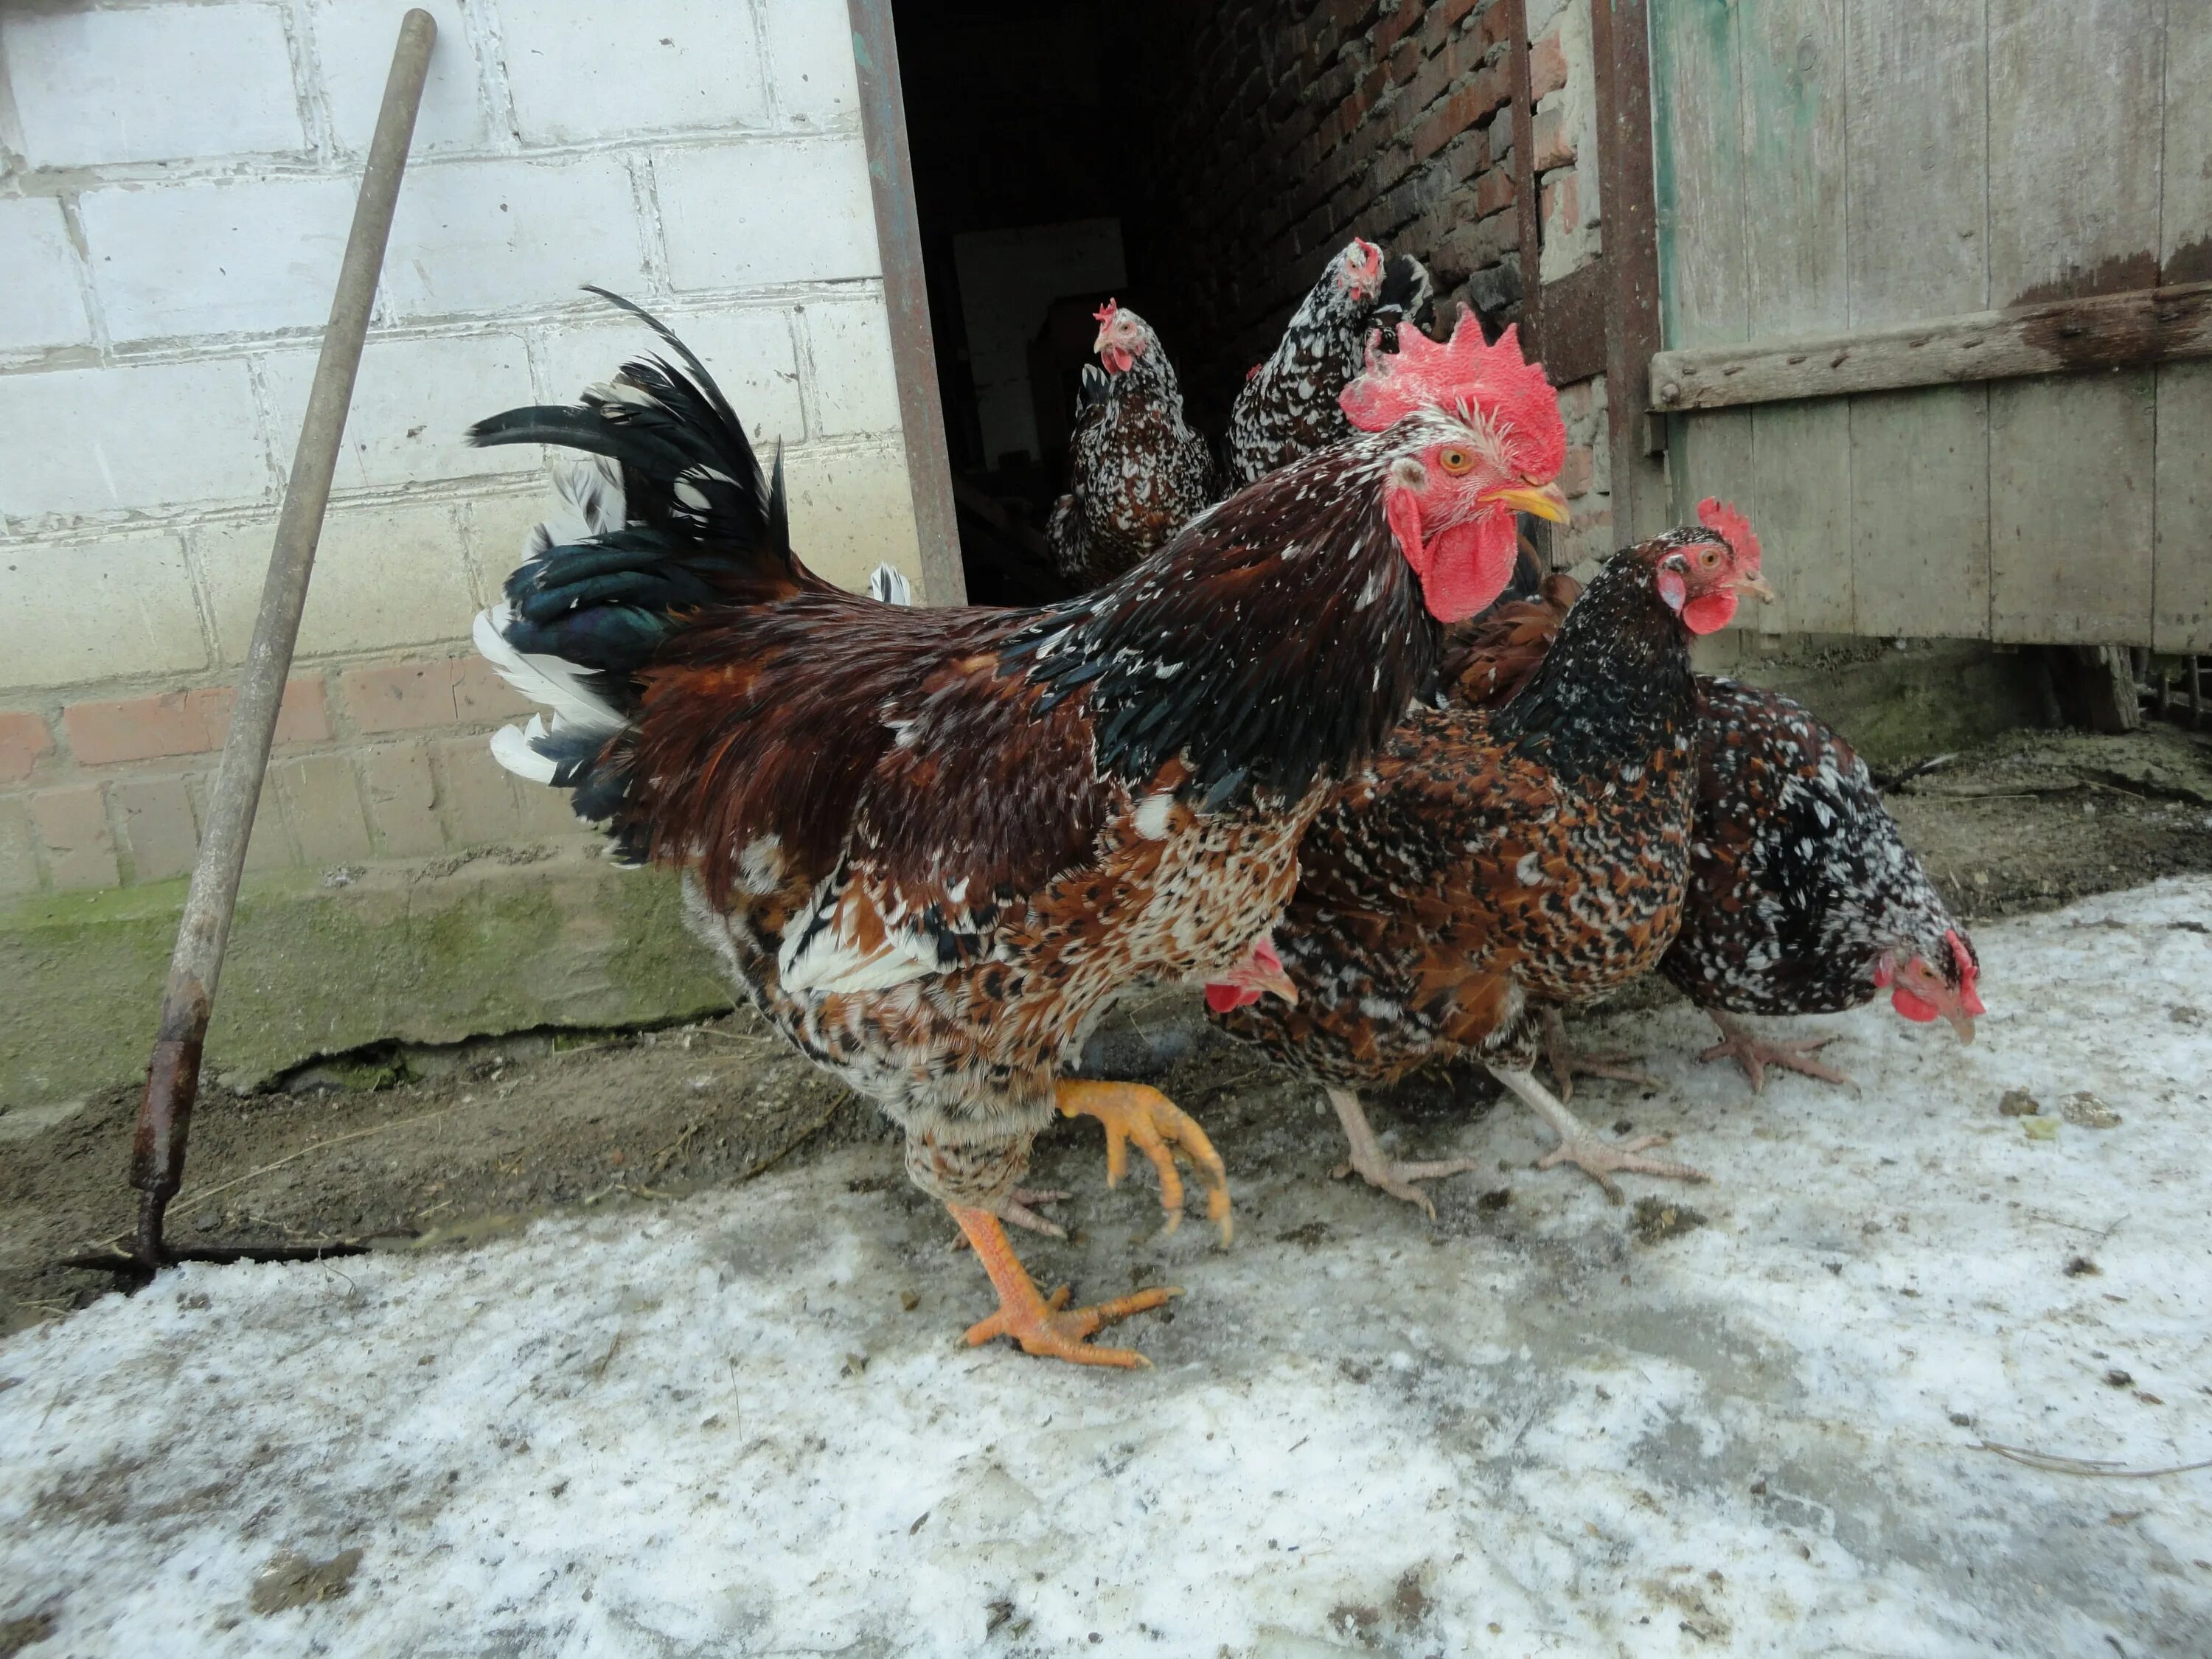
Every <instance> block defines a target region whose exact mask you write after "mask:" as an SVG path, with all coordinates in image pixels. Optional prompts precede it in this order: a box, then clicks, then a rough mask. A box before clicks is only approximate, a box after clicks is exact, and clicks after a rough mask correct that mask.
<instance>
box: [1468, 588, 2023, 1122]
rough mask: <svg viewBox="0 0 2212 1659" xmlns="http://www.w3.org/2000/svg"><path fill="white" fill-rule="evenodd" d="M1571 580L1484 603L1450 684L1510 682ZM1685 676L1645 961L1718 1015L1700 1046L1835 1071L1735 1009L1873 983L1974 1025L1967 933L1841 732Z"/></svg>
mask: <svg viewBox="0 0 2212 1659" xmlns="http://www.w3.org/2000/svg"><path fill="white" fill-rule="evenodd" d="M1578 591H1579V590H1578V589H1577V586H1576V584H1575V581H1574V580H1573V578H1571V577H1570V576H1567V575H1565V574H1554V575H1553V576H1550V577H1548V578H1547V579H1546V583H1545V588H1544V591H1543V593H1542V594H1541V598H1540V599H1537V600H1535V601H1532V602H1530V603H1528V604H1525V605H1499V606H1498V607H1496V608H1495V609H1493V610H1492V611H1490V612H1489V613H1488V614H1486V616H1485V617H1483V618H1482V619H1481V621H1480V623H1477V624H1475V626H1474V631H1473V632H1472V633H1471V634H1470V635H1469V636H1468V639H1467V640H1466V641H1464V642H1462V644H1460V645H1459V646H1458V647H1456V648H1455V650H1454V652H1453V653H1452V655H1451V657H1450V659H1449V660H1448V663H1447V666H1446V678H1447V679H1448V680H1449V682H1450V683H1451V686H1452V690H1453V695H1455V696H1456V697H1458V698H1459V699H1461V700H1462V701H1464V702H1468V703H1469V704H1471V705H1473V706H1475V707H1478V708H1480V707H1487V706H1493V705H1495V704H1498V703H1500V702H1504V701H1505V700H1506V699H1508V698H1510V696H1512V695H1513V694H1514V692H1515V691H1516V690H1518V689H1519V687H1520V686H1521V685H1522V684H1524V683H1525V682H1526V681H1527V680H1528V678H1529V677H1530V676H1532V675H1533V674H1534V672H1535V670H1536V668H1537V666H1538V665H1540V664H1541V662H1542V661H1543V659H1544V654H1545V653H1546V652H1547V650H1548V649H1549V648H1550V646H1551V643H1552V639H1553V635H1555V634H1556V633H1557V632H1558V631H1559V627H1560V624H1561V622H1562V620H1563V619H1564V618H1565V617H1566V615H1567V614H1568V608H1569V607H1570V606H1571V605H1573V604H1574V602H1575V599H1576V595H1577V592H1578ZM1697 687H1698V726H1697V748H1698V801H1697V821H1696V828H1695V829H1694V830H1693V832H1692V837H1691V844H1690V884H1689V890H1688V892H1687V894H1686V896H1685V897H1684V900H1683V904H1682V925H1681V931H1680V933H1678V934H1677V935H1676V937H1675V940H1674V944H1673V945H1671V946H1669V947H1668V951H1667V954H1666V955H1665V956H1664V957H1662V958H1661V959H1660V963H1659V966H1660V970H1661V971H1662V973H1664V974H1665V975H1667V977H1668V979H1669V980H1671V981H1674V984H1675V985H1676V986H1678V987H1680V989H1681V990H1682V992H1683V993H1684V994H1686V995H1687V996H1688V997H1689V999H1690V1000H1691V1001H1692V1002H1694V1003H1695V1004H1697V1006H1699V1007H1700V1008H1703V1009H1704V1010H1705V1012H1706V1014H1707V1015H1708V1016H1709V1017H1710V1018H1711V1020H1712V1022H1713V1024H1715V1025H1716V1026H1717V1027H1718V1028H1719V1030H1720V1034H1721V1039H1722V1040H1721V1042H1719V1043H1718V1044H1717V1045H1716V1046H1714V1047H1713V1048H1709V1049H1707V1050H1706V1051H1705V1054H1704V1055H1703V1058H1705V1059H1706V1060H1718V1059H1721V1058H1723V1057H1728V1058H1732V1059H1734V1060H1735V1061H1736V1062H1737V1064H1739V1065H1740V1066H1742V1068H1743V1071H1744V1074H1745V1075H1746V1076H1747V1078H1748V1079H1750V1081H1751V1086H1752V1089H1753V1091H1754V1092H1756V1091H1759V1090H1761V1089H1763V1088H1764V1087H1765V1080H1766V1067H1767V1066H1785V1067H1788V1068H1790V1069H1791V1070H1794V1071H1799V1072H1802V1073H1806V1074H1808V1076H1812V1077H1816V1078H1820V1079H1824V1080H1826V1081H1827V1082H1831V1083H1844V1082H1847V1081H1849V1079H1846V1078H1845V1077H1844V1074H1843V1073H1840V1072H1838V1071H1835V1070H1833V1069H1832V1068H1831V1067H1829V1066H1824V1065H1822V1064H1821V1063H1820V1061H1818V1060H1814V1058H1813V1057H1812V1056H1813V1055H1814V1054H1816V1053H1818V1052H1819V1050H1820V1048H1822V1047H1823V1046H1825V1045H1826V1043H1827V1042H1830V1041H1832V1039H1831V1038H1828V1037H1808V1038H1796V1039H1783V1040H1771V1039H1765V1038H1761V1037H1759V1036H1756V1035H1754V1034H1753V1032H1752V1031H1751V1030H1749V1029H1748V1028H1747V1027H1746V1026H1745V1025H1744V1024H1743V1023H1742V1022H1741V1020H1739V1019H1737V1018H1735V1016H1736V1015H1738V1014H1816V1013H1835V1012H1840V1011H1842V1010H1844V1009H1846V1008H1856V1007H1857V1006H1860V1005H1861V1004H1862V1003H1865V1002H1868V1001H1869V1000H1872V999H1873V998H1874V997H1875V995H1876V994H1878V993H1880V992H1881V991H1882V990H1884V989H1887V990H1889V991H1890V993H1891V999H1890V1000H1891V1002H1892V1005H1893V1006H1894V1007H1895V1008H1896V1009H1897V1011H1898V1012H1899V1013H1900V1014H1902V1015H1904V1016H1905V1018H1907V1019H1912V1020H1932V1019H1936V1018H1939V1017H1940V1018H1944V1019H1948V1020H1949V1021H1950V1023H1951V1024H1952V1025H1953V1027H1954V1029H1955V1030H1957V1031H1958V1034H1959V1037H1960V1041H1961V1042H1972V1040H1973V1034H1974V1025H1973V1021H1974V1017H1975V1016H1976V1015H1978V1014H1979V1013H1981V1012H1982V1001H1981V997H1980V994H1979V992H1978V986H1977V981H1978V978H1979V976H1980V969H1979V967H1978V963H1977V960H1976V957H1975V956H1974V947H1973V943H1972V940H1971V939H1968V938H1967V936H1966V929H1965V928H1963V927H1960V925H1959V923H1958V921H1956V920H1955V919H1954V917H1953V916H1952V915H1951V912H1950V909H1949V908H1948V906H1946V905H1945V904H1944V902H1943V900H1942V895H1940V894H1939V893H1937V891H1936V885H1935V884H1934V883H1933V882H1932V881H1930V880H1929V878H1928V872H1927V871H1926V870H1924V869H1923V867H1922V866H1921V863H1920V860H1918V859H1917V858H1916V857H1914V856H1913V854H1912V852H1911V849H1910V848H1907V847H1906V846H1905V839H1904V836H1902V834H1901V833H1900V832H1899V829H1898V826H1897V821H1896V819H1894V818H1893V817H1890V815H1889V812H1888V811H1887V808H1885V807H1884V806H1883V805H1882V804H1881V794H1880V793H1878V792H1877V791H1876V790H1875V787H1874V780H1873V779H1872V778H1870V777H1869V776H1868V775H1867V769H1866V765H1865V763H1863V762H1862V761H1861V760H1860V759H1859V757H1858V756H1857V754H1856V753H1854V752H1853V750H1852V749H1851V746H1850V744H1848V743H1846V742H1845V741H1844V739H1843V738H1842V737H1841V736H1839V735H1838V733H1837V732H1834V731H1833V730H1832V729H1831V728H1830V727H1828V726H1825V725H1823V724H1822V723H1821V722H1820V720H1817V719H1815V718H1814V716H1813V715H1812V714H1810V713H1809V712H1808V711H1807V710H1806V709H1805V708H1803V707H1802V706H1801V705H1799V704H1797V703H1796V702H1791V701H1790V699H1789V698H1788V697H1785V696H1782V695H1781V694H1780V693H1778V692H1774V691H1766V690H1760V689H1759V688H1758V687H1755V686H1747V685H1738V684H1735V682H1734V681H1731V680H1725V679H1717V678H1710V677H1706V676H1700V677H1699V679H1698V682H1697ZM1554 1052H1555V1054H1557V1053H1558V1052H1559V1050H1558V1048H1556V1047H1555V1049H1554ZM1572 1063H1573V1062H1571V1061H1565V1060H1563V1059H1555V1060H1554V1062H1553V1070H1554V1072H1555V1073H1558V1072H1559V1071H1560V1070H1562V1068H1563V1065H1566V1066H1571V1064H1572ZM1570 1086H1571V1085H1569V1084H1568V1083H1567V1081H1566V1080H1565V1079H1564V1078H1562V1079H1561V1092H1562V1093H1563V1094H1565V1093H1566V1092H1567V1091H1568V1089H1569V1087H1570Z"/></svg>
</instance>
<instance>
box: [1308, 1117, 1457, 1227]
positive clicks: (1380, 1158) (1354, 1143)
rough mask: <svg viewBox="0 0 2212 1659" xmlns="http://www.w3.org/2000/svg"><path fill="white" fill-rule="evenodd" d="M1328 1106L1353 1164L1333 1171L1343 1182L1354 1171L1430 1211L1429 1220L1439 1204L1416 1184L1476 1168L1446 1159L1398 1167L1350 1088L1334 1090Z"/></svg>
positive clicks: (1410, 1202)
mask: <svg viewBox="0 0 2212 1659" xmlns="http://www.w3.org/2000/svg"><path fill="white" fill-rule="evenodd" d="M1328 1103H1329V1104H1330V1105H1332V1106H1334V1107H1335V1108H1336V1119H1337V1121H1338V1122H1340V1123H1341V1124H1342V1125H1343V1126H1344V1139H1345V1142H1346V1151H1348V1152H1350V1153H1351V1154H1352V1161H1351V1162H1350V1163H1348V1164H1341V1165H1340V1166H1338V1167H1337V1168H1336V1169H1334V1170H1331V1171H1330V1173H1331V1174H1332V1175H1334V1176H1336V1177H1337V1178H1338V1179H1339V1180H1341V1179H1342V1178H1343V1177H1344V1176H1347V1175H1350V1174H1351V1173H1352V1171H1353V1170H1358V1171H1359V1177H1360V1179H1361V1180H1363V1181H1364V1182H1366V1183H1367V1184H1368V1185H1369V1186H1370V1187H1376V1188H1381V1189H1382V1190H1383V1192H1386V1193H1388V1194H1390V1196H1391V1197H1393V1198H1402V1199H1403V1200H1406V1202H1407V1203H1408V1204H1418V1205H1419V1206H1421V1208H1422V1209H1423V1210H1425V1211H1426V1212H1428V1217H1429V1219H1430V1220H1431V1221H1434V1220H1435V1219H1436V1218H1437V1206H1436V1201H1435V1200H1433V1199H1431V1197H1430V1196H1429V1195H1428V1194H1426V1193H1425V1192H1423V1191H1422V1190H1421V1189H1420V1188H1419V1187H1416V1186H1414V1185H1413V1182H1416V1181H1440V1180H1442V1179H1443V1177H1444V1176H1455V1175H1458V1174H1460V1173H1461V1172H1462V1171H1463V1170H1472V1169H1474V1167H1475V1160H1474V1159H1473V1158H1445V1159H1443V1160H1442V1161H1440V1162H1437V1163H1434V1164H1399V1163H1395V1162H1393V1161H1392V1159H1391V1158H1390V1156H1389V1153H1387V1152H1384V1151H1383V1144H1382V1142H1380V1141H1379V1140H1377V1139H1376V1138H1375V1127H1374V1126H1373V1125H1372V1124H1370V1122H1368V1121H1367V1112H1366V1109H1364V1107H1362V1106H1361V1105H1360V1103H1359V1097H1358V1095H1356V1094H1354V1093H1352V1091H1351V1090H1349V1089H1331V1090H1330V1091H1328Z"/></svg>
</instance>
